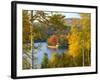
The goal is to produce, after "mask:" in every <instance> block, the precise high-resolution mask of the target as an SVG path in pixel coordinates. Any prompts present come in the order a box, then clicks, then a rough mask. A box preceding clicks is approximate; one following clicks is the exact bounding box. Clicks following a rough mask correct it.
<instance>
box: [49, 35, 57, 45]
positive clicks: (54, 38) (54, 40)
mask: <svg viewBox="0 0 100 80" xmlns="http://www.w3.org/2000/svg"><path fill="white" fill-rule="evenodd" d="M57 42H58V39H57V36H56V35H52V36H51V37H50V38H49V39H48V44H49V45H53V46H55V45H56V44H57Z"/></svg>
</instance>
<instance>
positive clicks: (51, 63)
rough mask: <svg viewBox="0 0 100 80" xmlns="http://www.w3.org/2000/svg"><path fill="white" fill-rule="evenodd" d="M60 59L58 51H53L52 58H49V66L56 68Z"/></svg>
mask: <svg viewBox="0 0 100 80" xmlns="http://www.w3.org/2000/svg"><path fill="white" fill-rule="evenodd" d="M58 63H59V59H58V55H57V53H52V55H51V58H50V60H49V64H48V67H50V68H55V67H58Z"/></svg>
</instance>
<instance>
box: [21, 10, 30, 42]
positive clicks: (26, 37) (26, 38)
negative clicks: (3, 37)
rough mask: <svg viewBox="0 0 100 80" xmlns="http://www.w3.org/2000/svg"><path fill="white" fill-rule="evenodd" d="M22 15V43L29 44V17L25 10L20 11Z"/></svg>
mask: <svg viewBox="0 0 100 80" xmlns="http://www.w3.org/2000/svg"><path fill="white" fill-rule="evenodd" d="M22 14H23V17H22V18H23V24H22V25H23V43H30V41H31V40H30V38H29V35H30V26H31V24H30V17H29V16H30V15H29V14H28V11H27V10H23V11H22Z"/></svg>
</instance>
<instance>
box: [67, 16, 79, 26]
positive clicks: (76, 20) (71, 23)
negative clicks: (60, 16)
mask: <svg viewBox="0 0 100 80" xmlns="http://www.w3.org/2000/svg"><path fill="white" fill-rule="evenodd" d="M65 23H66V24H67V25H68V26H78V27H79V26H80V18H66V19H65Z"/></svg>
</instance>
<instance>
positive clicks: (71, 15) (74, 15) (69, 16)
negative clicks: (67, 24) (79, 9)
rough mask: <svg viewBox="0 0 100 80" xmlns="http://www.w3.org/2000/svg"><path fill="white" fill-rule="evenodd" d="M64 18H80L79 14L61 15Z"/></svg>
mask: <svg viewBox="0 0 100 80" xmlns="http://www.w3.org/2000/svg"><path fill="white" fill-rule="evenodd" d="M62 14H63V15H65V17H66V18H80V15H79V13H62Z"/></svg>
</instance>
